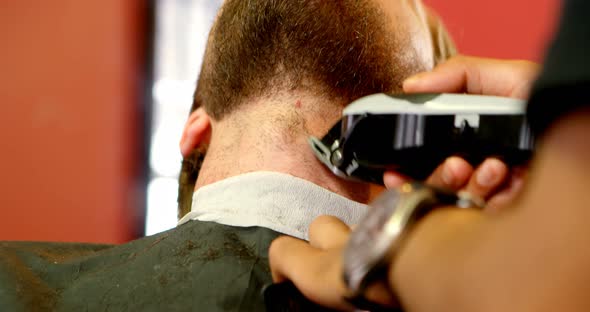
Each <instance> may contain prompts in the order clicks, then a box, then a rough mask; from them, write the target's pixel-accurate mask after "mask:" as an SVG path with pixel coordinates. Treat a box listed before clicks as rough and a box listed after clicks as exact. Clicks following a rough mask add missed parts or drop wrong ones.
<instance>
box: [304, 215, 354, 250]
mask: <svg viewBox="0 0 590 312" xmlns="http://www.w3.org/2000/svg"><path fill="white" fill-rule="evenodd" d="M349 235H350V227H348V225H346V223H344V222H342V221H341V220H340V219H338V218H336V217H333V216H320V217H318V218H316V219H315V220H314V221H313V222H312V223H311V225H310V226H309V243H310V244H311V246H313V247H316V248H319V249H333V248H341V247H343V246H344V245H345V244H346V242H347V241H348V236H349Z"/></svg>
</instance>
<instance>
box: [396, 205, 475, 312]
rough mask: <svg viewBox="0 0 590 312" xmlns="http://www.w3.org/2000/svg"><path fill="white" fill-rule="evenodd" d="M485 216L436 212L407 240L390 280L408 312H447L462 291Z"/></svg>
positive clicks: (462, 211)
mask: <svg viewBox="0 0 590 312" xmlns="http://www.w3.org/2000/svg"><path fill="white" fill-rule="evenodd" d="M483 220H484V215H483V213H482V212H481V211H478V210H474V209H456V208H453V207H449V208H448V209H446V208H441V209H435V210H433V211H431V212H430V213H429V214H428V215H426V216H425V217H424V218H422V219H421V220H420V221H418V223H417V224H416V225H415V226H414V228H413V229H412V231H411V232H410V233H409V235H408V236H407V238H406V240H405V242H404V244H403V246H401V248H400V249H399V252H398V253H397V256H396V257H395V258H394V260H393V261H392V264H391V266H390V268H389V272H388V279H389V284H390V287H391V289H393V290H394V292H395V293H396V295H397V297H398V298H399V300H400V302H401V303H402V305H403V306H404V308H406V310H408V311H436V310H444V307H442V306H441V304H442V303H443V302H444V305H445V306H447V307H448V306H454V305H453V303H452V302H453V299H455V298H452V297H453V295H452V294H453V292H454V290H456V289H462V286H461V283H462V282H463V280H462V279H460V278H456V277H457V275H459V274H461V272H462V269H463V265H464V263H465V259H466V256H467V253H471V252H473V248H472V247H473V246H474V245H473V242H474V240H476V237H477V236H478V235H476V234H475V233H476V232H478V229H479V228H480V225H481V223H482V221H483Z"/></svg>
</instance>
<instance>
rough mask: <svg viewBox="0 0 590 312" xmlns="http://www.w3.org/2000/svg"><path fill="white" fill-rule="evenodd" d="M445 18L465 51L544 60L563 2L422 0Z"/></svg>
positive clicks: (460, 46) (544, 0)
mask: <svg viewBox="0 0 590 312" xmlns="http://www.w3.org/2000/svg"><path fill="white" fill-rule="evenodd" d="M423 1H424V2H425V3H426V4H427V5H429V6H430V7H432V8H434V9H435V11H436V12H438V13H439V15H441V16H442V18H443V19H444V21H445V23H446V25H447V27H448V28H449V31H450V32H451V34H452V35H453V38H454V39H455V41H456V43H457V46H458V47H459V51H460V53H462V54H470V55H480V56H489V57H497V58H518V59H528V60H534V61H542V57H543V51H544V49H545V46H546V44H547V43H546V42H547V40H548V39H549V38H551V36H552V33H553V29H554V27H555V26H554V25H555V23H556V21H557V18H558V15H559V10H560V4H561V1H558V0H493V1H481V0H423Z"/></svg>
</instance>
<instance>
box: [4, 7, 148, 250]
mask: <svg viewBox="0 0 590 312" xmlns="http://www.w3.org/2000/svg"><path fill="white" fill-rule="evenodd" d="M142 2H143V1H122V0H84V1H80V0H51V1H46V0H18V1H2V5H1V7H2V9H0V40H1V43H0V103H1V104H0V152H1V154H0V173H1V178H0V211H1V217H0V240H51V241H86V242H123V241H126V240H128V239H130V238H131V235H132V234H131V233H132V232H133V224H135V220H134V217H135V216H136V215H138V212H137V211H136V208H134V207H137V206H138V205H137V199H136V198H135V197H134V196H133V194H134V191H133V190H134V186H133V185H134V184H133V183H135V176H136V173H137V168H138V166H137V164H136V163H135V162H136V161H135V159H136V158H138V155H137V154H136V150H137V148H136V146H137V142H138V141H137V139H138V135H137V133H136V126H137V122H138V119H137V118H138V116H137V114H136V105H137V104H136V103H137V100H138V99H137V96H136V95H137V89H136V88H137V84H136V83H137V81H138V78H139V77H138V76H137V73H138V70H139V64H140V60H141V58H140V55H141V51H140V50H139V47H140V43H141V38H143V37H142V36H143V35H142V32H143V31H142V28H141V26H142V24H141V23H142V21H143V19H142V18H141V14H139V12H142V11H141V9H140V8H141V7H140V4H141V3H142Z"/></svg>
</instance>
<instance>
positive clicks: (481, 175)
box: [475, 160, 499, 187]
mask: <svg viewBox="0 0 590 312" xmlns="http://www.w3.org/2000/svg"><path fill="white" fill-rule="evenodd" d="M498 165H499V164H498V163H497V161H496V160H490V161H486V162H485V163H484V164H483V166H482V168H481V170H479V172H478V173H477V177H476V178H475V179H476V182H477V184H479V185H480V186H483V187H491V186H494V185H495V184H496V183H497V182H498V174H497V172H498V171H499V170H497V167H498Z"/></svg>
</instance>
